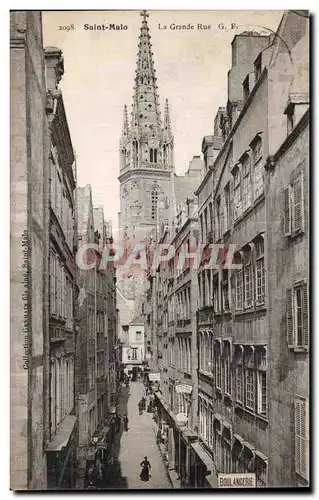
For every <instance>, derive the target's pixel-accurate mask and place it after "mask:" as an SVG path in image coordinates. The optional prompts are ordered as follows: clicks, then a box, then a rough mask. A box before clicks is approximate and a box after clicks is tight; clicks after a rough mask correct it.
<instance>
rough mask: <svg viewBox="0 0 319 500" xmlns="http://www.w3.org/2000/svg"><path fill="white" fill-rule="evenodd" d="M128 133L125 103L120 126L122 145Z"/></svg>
mask: <svg viewBox="0 0 319 500" xmlns="http://www.w3.org/2000/svg"><path fill="white" fill-rule="evenodd" d="M128 134H129V126H128V117H127V106H126V104H125V106H124V111H123V126H122V137H121V144H122V145H124V144H125V143H126V142H127V140H128Z"/></svg>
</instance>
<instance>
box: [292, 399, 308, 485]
mask: <svg viewBox="0 0 319 500" xmlns="http://www.w3.org/2000/svg"><path fill="white" fill-rule="evenodd" d="M294 406H295V408H294V409H295V470H296V473H297V474H299V475H300V476H302V477H303V478H304V479H306V480H308V477H309V439H308V400H306V399H303V398H300V397H296V398H295V405H294Z"/></svg>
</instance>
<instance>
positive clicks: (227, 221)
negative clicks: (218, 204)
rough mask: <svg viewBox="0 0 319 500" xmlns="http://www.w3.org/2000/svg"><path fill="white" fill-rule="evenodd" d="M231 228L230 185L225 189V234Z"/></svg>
mask: <svg viewBox="0 0 319 500" xmlns="http://www.w3.org/2000/svg"><path fill="white" fill-rule="evenodd" d="M229 226H230V186H229V183H228V184H227V185H226V186H225V189H224V233H225V232H226V231H227V230H228V228H229Z"/></svg>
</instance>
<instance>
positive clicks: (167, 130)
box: [163, 99, 172, 142]
mask: <svg viewBox="0 0 319 500" xmlns="http://www.w3.org/2000/svg"><path fill="white" fill-rule="evenodd" d="M163 139H164V141H167V142H170V141H171V140H172V129H171V119H170V116H169V105H168V99H166V100H165V108H164V128H163Z"/></svg>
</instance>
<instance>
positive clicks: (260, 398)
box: [257, 371, 267, 416]
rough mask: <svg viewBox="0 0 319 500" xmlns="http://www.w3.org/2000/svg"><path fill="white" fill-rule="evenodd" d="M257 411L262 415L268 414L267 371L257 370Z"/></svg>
mask: <svg viewBox="0 0 319 500" xmlns="http://www.w3.org/2000/svg"><path fill="white" fill-rule="evenodd" d="M257 405H258V406H257V412H258V413H259V414H260V415H263V416H266V415H267V373H266V372H265V371H258V372H257Z"/></svg>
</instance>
